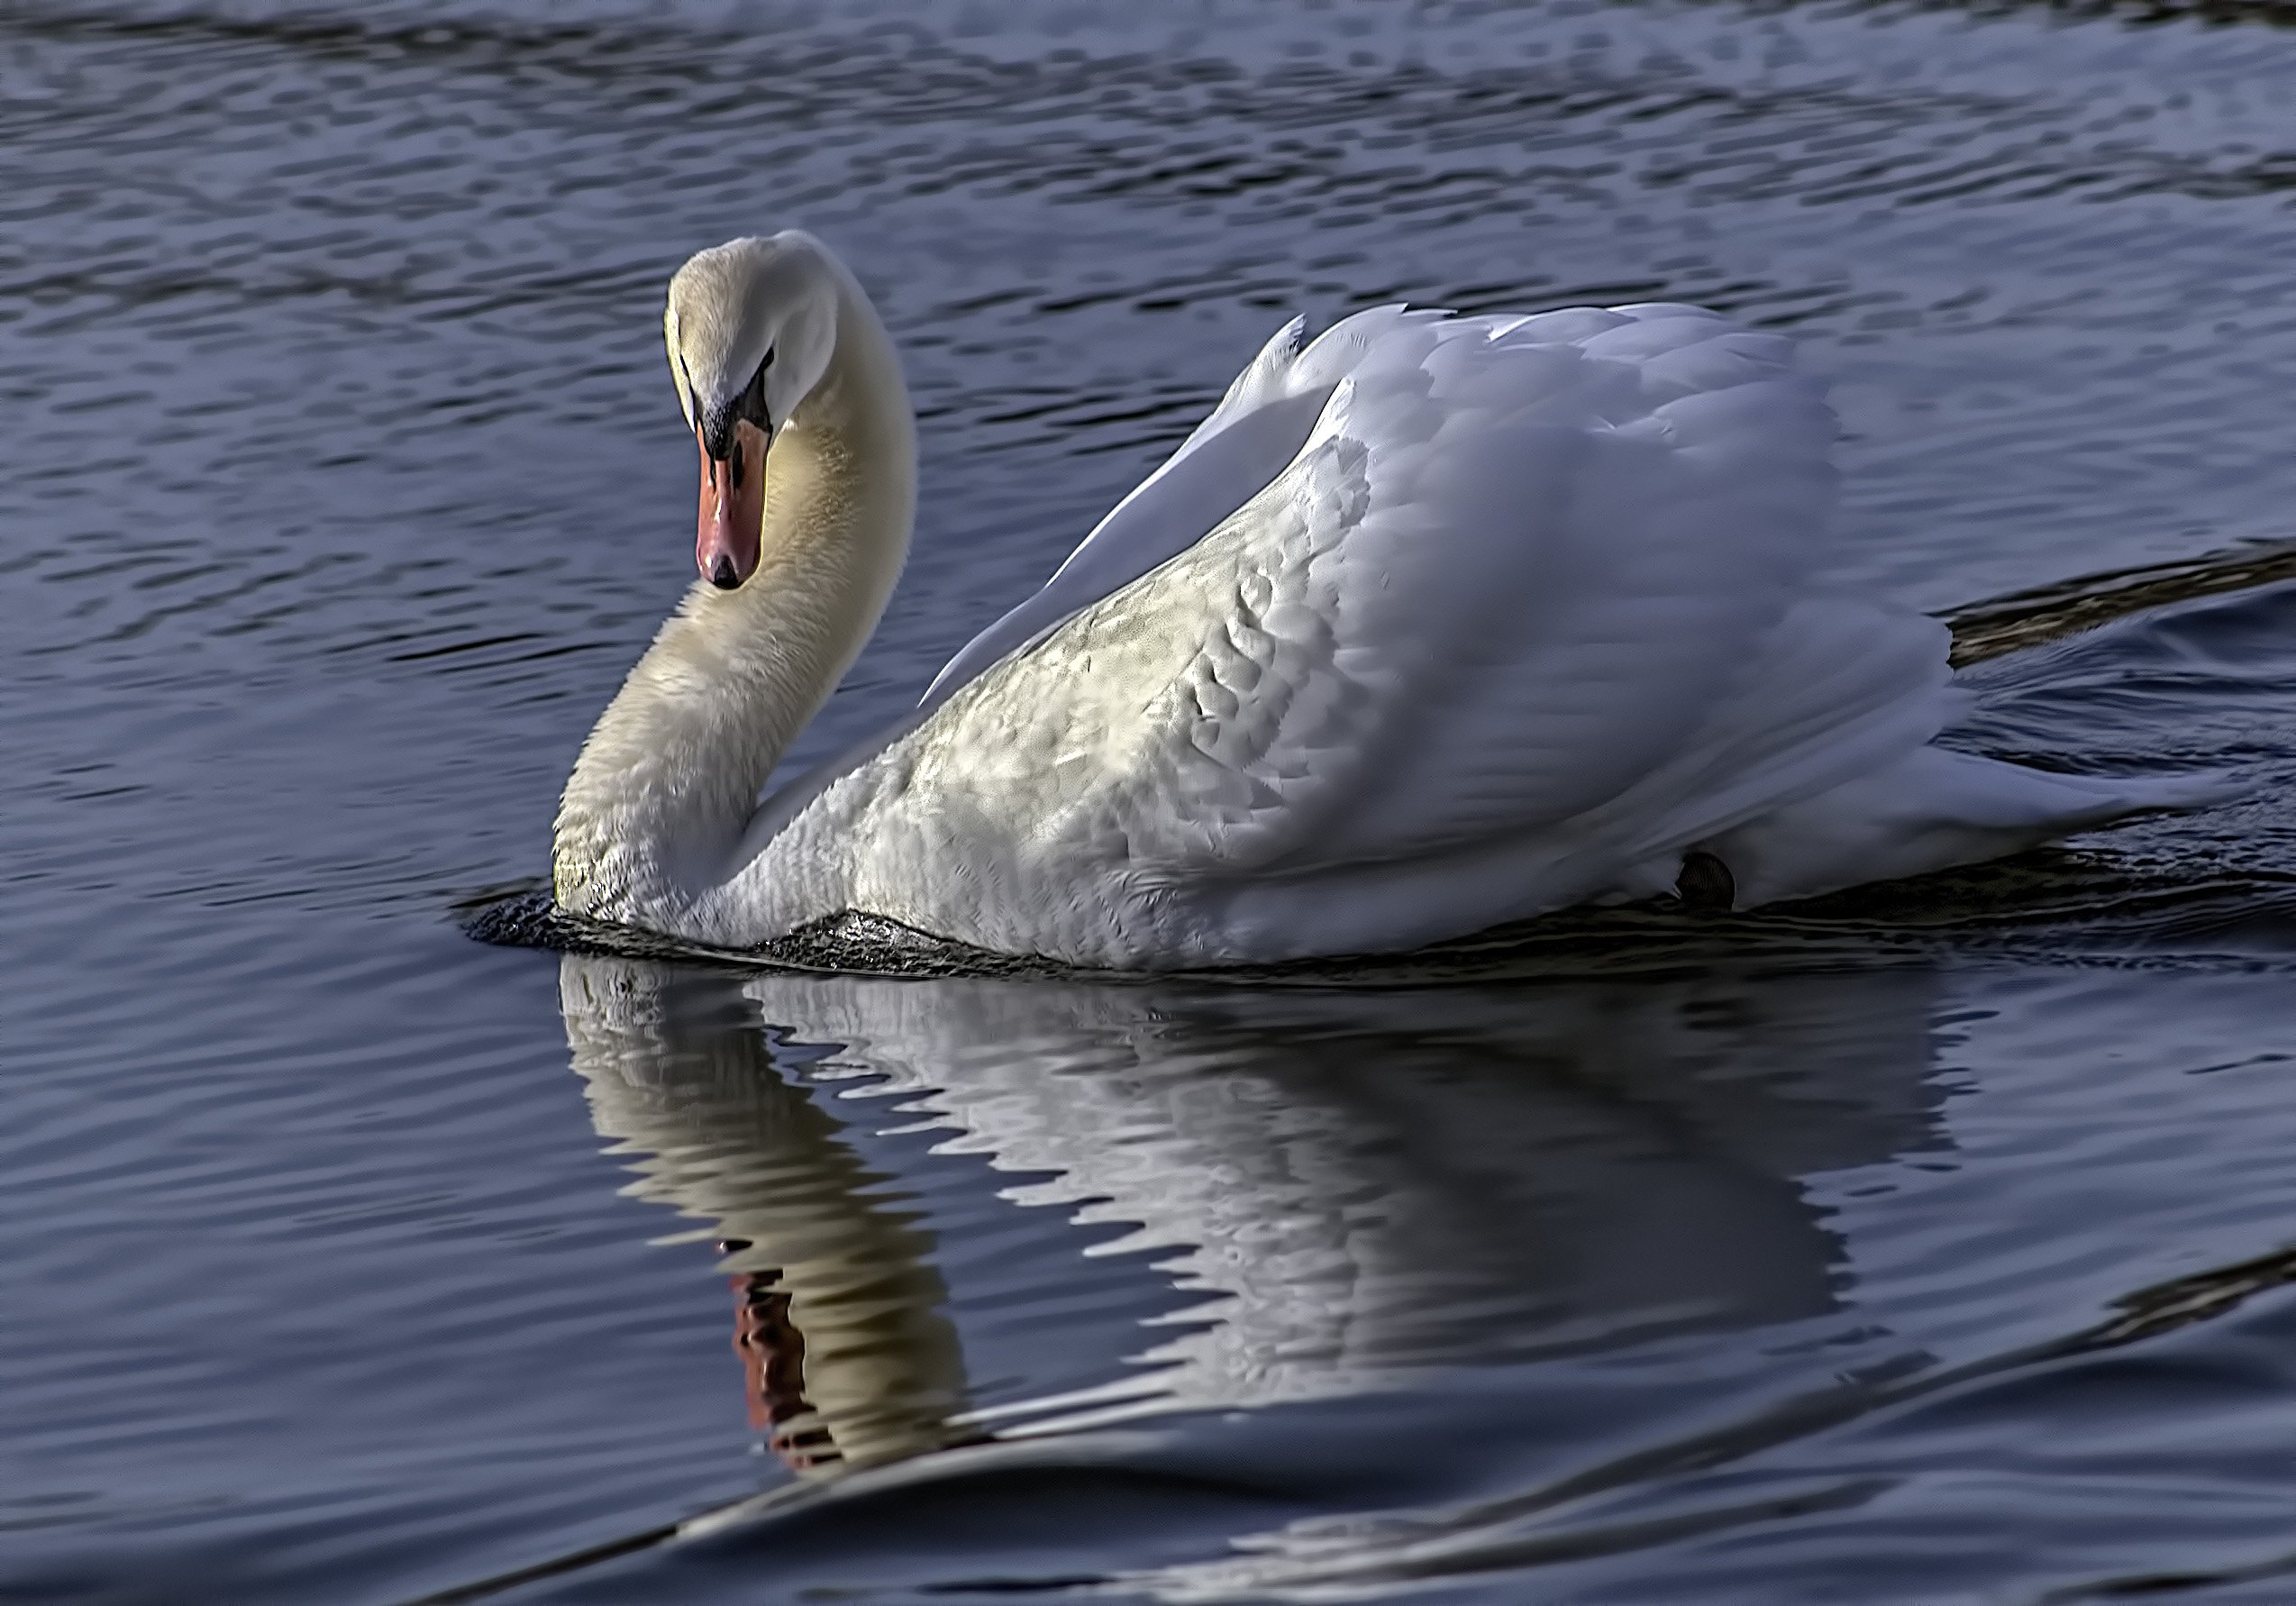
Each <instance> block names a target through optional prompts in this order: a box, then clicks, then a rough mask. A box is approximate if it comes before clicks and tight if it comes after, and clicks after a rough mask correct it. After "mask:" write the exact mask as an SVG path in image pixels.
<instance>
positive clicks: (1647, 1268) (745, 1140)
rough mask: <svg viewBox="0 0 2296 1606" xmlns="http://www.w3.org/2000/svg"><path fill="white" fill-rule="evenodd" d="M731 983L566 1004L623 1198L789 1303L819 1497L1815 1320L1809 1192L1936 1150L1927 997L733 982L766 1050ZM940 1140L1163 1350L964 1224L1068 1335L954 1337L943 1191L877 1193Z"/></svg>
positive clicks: (1010, 1325)
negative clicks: (730, 1247) (626, 1177)
mask: <svg viewBox="0 0 2296 1606" xmlns="http://www.w3.org/2000/svg"><path fill="white" fill-rule="evenodd" d="M736 986H737V984H736V983H734V982H733V981H729V980H726V979H724V978H722V977H719V976H716V975H713V974H708V973H705V972H692V971H686V970H681V969H679V968H677V967H671V966H664V965H657V964H651V963H646V962H642V961H631V960H623V959H608V958H593V957H581V956H574V955H569V956H568V957H567V958H566V959H565V960H564V961H563V962H562V969H561V972H560V1000H561V1004H562V1007H563V1008H564V1010H565V1017H566V1030H567V1039H568V1042H569V1046H570V1048H571V1051H572V1058H573V1063H574V1067H575V1069H576V1070H577V1071H578V1072H579V1073H580V1074H581V1075H582V1077H583V1078H584V1081H585V1082H586V1083H587V1085H588V1092H589V1097H590V1100H591V1110H592V1115H593V1118H594V1119H595V1120H596V1121H597V1127H598V1129H599V1131H600V1132H601V1133H604V1134H606V1135H607V1136H612V1137H614V1138H615V1139H618V1140H620V1143H621V1145H622V1149H621V1152H622V1153H624V1154H627V1155H629V1156H631V1159H632V1165H633V1170H635V1171H636V1172H637V1173H639V1180H638V1181H636V1182H634V1183H633V1190H632V1191H633V1192H636V1193H638V1194H640V1195H641V1196H643V1197H646V1198H650V1199H652V1200H655V1201H657V1202H659V1203H662V1204H668V1205H672V1206H675V1207H676V1208H678V1209H680V1210H682V1211H683V1212H685V1213H686V1214H688V1216H691V1217H695V1218H701V1219H704V1220H706V1221H708V1222H710V1223H711V1224H712V1227H711V1229H710V1230H711V1236H716V1237H719V1238H721V1239H724V1238H731V1239H733V1240H736V1241H738V1243H739V1244H740V1245H741V1246H742V1247H741V1248H740V1249H738V1250H737V1251H736V1252H735V1253H734V1254H733V1255H732V1256H731V1258H730V1259H729V1260H728V1262H727V1263H726V1264H727V1268H728V1269H729V1270H731V1271H734V1272H736V1273H746V1274H752V1275H765V1276H769V1277H770V1278H771V1279H772V1280H773V1282H774V1286H775V1288H776V1289H777V1290H778V1291H780V1292H782V1293H783V1294H785V1295H786V1296H787V1298H788V1300H789V1315H790V1319H791V1322H792V1323H793V1325H794V1327H795V1328H796V1330H797V1334H798V1335H799V1341H798V1343H797V1345H796V1346H795V1351H796V1355H797V1358H798V1362H799V1365H800V1370H801V1375H800V1376H799V1377H798V1378H797V1380H796V1381H797V1384H798V1385H799V1386H797V1387H796V1388H794V1389H793V1390H792V1393H793V1395H797V1396H802V1399H803V1402H804V1405H805V1408H806V1411H807V1412H808V1413H811V1414H808V1415H801V1416H800V1417H799V1418H798V1419H797V1420H799V1421H800V1422H810V1421H813V1420H815V1419H816V1418H817V1419H818V1420H819V1421H820V1422H821V1423H823V1424H825V1429H826V1431H827V1432H828V1433H829V1434H830V1435H831V1437H832V1438H833V1439H834V1445H835V1446H836V1450H837V1455H836V1457H835V1458H834V1459H830V1458H824V1459H823V1461H822V1462H821V1464H820V1466H821V1469H822V1470H825V1471H829V1470H843V1468H846V1467H850V1466H852V1465H862V1464H867V1463H870V1462H877V1461H884V1460H891V1459H899V1458H902V1457H905V1456H908V1455H916V1454H918V1453H920V1452H921V1451H923V1450H925V1449H929V1448H933V1447H935V1446H941V1445H945V1444H948V1443H951V1442H955V1441H957V1440H959V1439H961V1438H962V1437H965V1435H966V1434H967V1433H968V1432H969V1431H971V1430H975V1429H978V1428H980V1427H983V1426H987V1427H991V1428H994V1429H995V1430H996V1431H998V1432H999V1433H1011V1432H1014V1431H1017V1430H1021V1429H1022V1428H1024V1426H1025V1427H1026V1428H1030V1429H1034V1430H1043V1429H1045V1428H1048V1427H1050V1426H1052V1425H1055V1424H1058V1425H1061V1426H1067V1427H1073V1426H1076V1425H1078V1424H1079V1423H1081V1422H1090V1421H1093V1420H1096V1419H1102V1418H1104V1417H1105V1416H1107V1415H1125V1414H1129V1413H1131V1412H1134V1411H1138V1410H1168V1409H1172V1408H1189V1409H1207V1408H1212V1407H1220V1406H1231V1405H1265V1404H1271V1403H1276V1402H1279V1401H1290V1400H1300V1399H1308V1398H1316V1397H1321V1396H1327V1395H1333V1394H1342V1393H1349V1392H1356V1391H1359V1390H1362V1389H1365V1388H1368V1387H1372V1386H1375V1385H1376V1384H1378V1383H1379V1382H1381V1381H1382V1380H1387V1379H1391V1378H1393V1377H1396V1376H1398V1375H1400V1374H1402V1373H1407V1372H1409V1371H1412V1370H1415V1369H1417V1368H1420V1367H1425V1366H1429V1365H1439V1364H1454V1363H1457V1362H1460V1361H1462V1360H1470V1359H1486V1360H1487V1359H1491V1358H1495V1357H1499V1356H1516V1357H1519V1356H1521V1355H1526V1354H1534V1353H1538V1352H1541V1351H1552V1350H1562V1349H1574V1348H1581V1347H1609V1346H1617V1345H1622V1344H1626V1343H1631V1342H1634V1341H1636V1340H1640V1339H1647V1338H1650V1337H1654V1336H1656V1335H1660V1334H1665V1333H1681V1332H1686V1331H1693V1330H1716V1329H1727V1328H1738V1327H1745V1326H1753V1325H1762V1324H1770V1323H1777V1322H1783V1321H1790V1320H1795V1319H1802V1318H1806V1317H1811V1316H1817V1315H1819V1314H1822V1313H1824V1312H1827V1311H1828V1310H1830V1309H1834V1308H1835V1307H1836V1302H1837V1301H1838V1300H1839V1299H1840V1297H1841V1292H1842V1286H1843V1282H1842V1276H1841V1271H1840V1265H1839V1261H1840V1258H1841V1254H1842V1246H1841V1245H1840V1244H1839V1243H1838V1242H1837V1241H1836V1239H1835V1238H1834V1237H1833V1236H1831V1235H1830V1234H1829V1233H1828V1231H1827V1229H1826V1227H1824V1226H1823V1225H1822V1224H1821V1222H1820V1220H1819V1218H1818V1212H1817V1211H1816V1209H1815V1208H1814V1207H1813V1206H1811V1205H1810V1204H1809V1202H1808V1200H1806V1199H1805V1198H1804V1197H1803V1195H1802V1191H1801V1186H1800V1179H1801V1178H1802V1177H1803V1176H1804V1175H1806V1174H1808V1173H1813V1172H1818V1171H1825V1170H1838V1169H1843V1168H1847V1167H1853V1166H1863V1165H1869V1164H1874V1163H1880V1162H1882V1161H1885V1160H1887V1159H1888V1158H1890V1157H1891V1156H1892V1155H1894V1154H1900V1153H1901V1152H1903V1151H1905V1150H1907V1149H1909V1148H1914V1147H1919V1146H1923V1145H1928V1144H1932V1143H1935V1142H1936V1141H1937V1140H1936V1136H1935V1134H1934V1132H1933V1130H1932V1127H1931V1109H1930V1104H1931V1100H1932V1098H1933V1094H1932V1093H1931V1091H1930V1090H1929V1089H1928V1087H1927V1083H1926V1081H1925V1077H1926V1073H1927V1071H1928V1069H1929V1065H1930V1058H1931V1054H1930V1042H1929V1030H1930V1021H1931V995H1932V991H1933V982H1932V979H1931V978H1930V976H1929V975H1928V974H1927V972H1923V971H1921V970H1918V969H1904V970H1882V971H1876V972H1868V973H1864V974H1852V975H1832V974H1818V975H1795V974H1790V973H1778V974H1770V973H1764V972H1759V971H1749V972H1744V973H1736V972H1733V973H1727V974H1719V975H1702V976H1698V977H1694V978H1680V977H1675V978H1661V977H1655V976H1648V975H1634V976H1626V977H1602V978H1590V979H1586V980H1582V981H1572V982H1561V983H1558V982H1546V983H1542V984H1539V985H1536V986H1529V987H1526V986H1523V985H1520V984H1517V985H1511V986H1506V987H1443V988H1419V989H1407V990H1354V989H1350V990H1334V989H1323V988H1313V989H1307V988H1303V989H1296V990H1294V989H1243V988H1234V987H1224V986H1223V987H1212V986H1207V985H1205V984H1202V983H1198V982H1191V981H1160V982H1151V983H1143V984H1133V983H1125V984H1114V983H1108V982H1096V981H1070V980H1058V979H1042V978H1039V979H1030V980H1026V981H1007V980H991V979H981V978H958V979H936V980H929V981H928V980H912V979H893V978H885V977H865V976H835V975H817V974H806V973H802V972H796V973H767V974H763V975H759V976H755V977H752V978H749V979H748V980H747V981H743V982H741V983H739V984H738V986H739V990H740V993H741V994H743V995H746V998H747V999H748V1000H749V1001H750V1002H751V1003H752V1004H754V1006H755V1008H756V1011H757V1014H758V1015H759V1016H761V1017H762V1020H763V1023H764V1024H763V1027H762V1029H761V1024H760V1021H759V1020H758V1019H757V1018H756V1017H752V1015H751V1014H750V1013H749V1012H748V1011H747V1010H744V1009H741V1008H733V1007H731V1006H732V1004H733V999H734V996H735V989H736ZM808 1089H812V1090H825V1089H836V1090H841V1091H842V1092H843V1093H844V1095H845V1096H844V1097H842V1098H836V1099H822V1098H819V1097H817V1096H809V1095H808V1092H807V1090H808ZM918 1127H930V1128H932V1129H934V1152H935V1153H937V1154H978V1155H980V1156H981V1157H982V1158H983V1159H984V1160H985V1161H986V1163H987V1164H988V1165H989V1167H990V1168H991V1169H992V1170H993V1171H994V1172H995V1173H998V1176H999V1177H1000V1178H1002V1179H1006V1180H1007V1181H1006V1182H1005V1185H1003V1186H999V1187H998V1188H997V1190H996V1196H997V1197H998V1199H1000V1200H1004V1201H1007V1202H1008V1203H1010V1204H1012V1205H1016V1206H1020V1207H1024V1208H1025V1209H1028V1210H1030V1211H1032V1212H1033V1211H1035V1210H1045V1209H1049V1210H1050V1211H1051V1212H1052V1213H1054V1214H1056V1215H1058V1216H1059V1217H1061V1218H1067V1219H1071V1220H1073V1221H1075V1222H1076V1223H1078V1224H1079V1225H1080V1226H1085V1227H1089V1228H1092V1229H1094V1233H1095V1239H1096V1241H1094V1242H1093V1245H1092V1247H1091V1248H1090V1249H1089V1251H1088V1253H1089V1254H1091V1255H1094V1256H1095V1257H1099V1256H1107V1255H1121V1256H1126V1257H1130V1256H1139V1257H1141V1259H1140V1260H1136V1261H1134V1263H1133V1264H1134V1268H1135V1270H1134V1275H1153V1277H1154V1278H1155V1279H1157V1280H1159V1281H1162V1282H1167V1283H1168V1284H1169V1286H1170V1288H1171V1291H1172V1292H1173V1294H1174V1295H1176V1296H1178V1298H1177V1299H1175V1300H1172V1301H1171V1302H1169V1303H1168V1304H1167V1307H1166V1309H1167V1314H1166V1315H1165V1316H1163V1317H1162V1318H1161V1319H1156V1320H1155V1321H1154V1322H1153V1325H1152V1326H1151V1327H1149V1328H1147V1329H1146V1330H1145V1331H1143V1330H1142V1329H1141V1328H1136V1327H1134V1326H1131V1325H1130V1324H1129V1323H1118V1324H1116V1326H1115V1327H1114V1328H1113V1330H1110V1329H1109V1328H1105V1327H1103V1326H1102V1325H1101V1324H1100V1323H1098V1322H1097V1321H1096V1320H1094V1319H1091V1318H1089V1317H1087V1316H1085V1315H1083V1314H1081V1309H1083V1308H1089V1307H1091V1306H1093V1305H1094V1304H1096V1303H1097V1302H1101V1301H1096V1300H1091V1299H1087V1300H1081V1301H1080V1304H1079V1305H1077V1306H1070V1305H1062V1304H1060V1303H1059V1300H1058V1299H1057V1297H1056V1295H1055V1294H1054V1293H1053V1291H1055V1290H1061V1289H1064V1288H1066V1287H1067V1286H1068V1283H1067V1278H1066V1273H1063V1272H1062V1271H1061V1269H1060V1267H1061V1263H1062V1260H1063V1258H1064V1257H1065V1256H1066V1255H1071V1254H1074V1253H1076V1252H1077V1251H1078V1250H1079V1249H1080V1247H1081V1242H1082V1241H1081V1240H1080V1239H1072V1238H1070V1237H1068V1236H1065V1235H1061V1236H1051V1237H1047V1238H1043V1239H1041V1240H1039V1241H1038V1243H1039V1248H1040V1254H1041V1255H1049V1256H1050V1259H1049V1260H1043V1261H1041V1262H1040V1261H1039V1260H1037V1259H1033V1258H1032V1257H1031V1256H1030V1255H1027V1254H1026V1253H1025V1252H1024V1251H1022V1250H1021V1249H1019V1248H1017V1247H1016V1246H1017V1245H1018V1244H1020V1243H1022V1242H1023V1241H1024V1240H1022V1239H1021V1238H1020V1237H1019V1236H1017V1234H1016V1228H1015V1224H1014V1223H1012V1222H1010V1221H1007V1220H998V1219H996V1218H989V1220H987V1221H985V1222H984V1220H983V1219H982V1218H979V1217H975V1216H971V1215H963V1216H962V1217H961V1218H962V1219H964V1220H966V1221H969V1222H970V1223H971V1225H970V1227H969V1229H968V1230H969V1231H970V1233H971V1234H973V1235H976V1236H984V1237H985V1240H986V1241H989V1242H993V1243H995V1244H997V1245H998V1250H997V1251H996V1255H995V1256H994V1259H995V1263H996V1267H997V1269H996V1270H995V1272H994V1273H988V1275H989V1286H988V1287H975V1288H971V1289H970V1290H968V1289H965V1288H963V1287H962V1286H960V1287H959V1289H958V1292H959V1293H960V1294H963V1295H966V1296H968V1297H969V1299H970V1300H971V1301H972V1303H971V1305H970V1309H972V1311H973V1312H974V1318H975V1319H976V1320H979V1317H980V1314H981V1313H982V1312H983V1311H984V1310H985V1309H988V1308H989V1306H990V1305H995V1306H997V1307H998V1308H999V1309H1006V1308H1008V1307H1009V1305H1010V1302H1011V1301H1012V1300H1014V1299H1015V1298H1016V1297H1017V1296H1018V1295H1019V1294H1021V1293H1025V1294H1027V1296H1028V1297H1030V1298H1032V1299H1036V1300H1052V1301H1053V1302H1054V1306H1055V1307H1057V1313H1056V1312H1055V1309H1053V1308H1052V1307H1048V1308H1047V1309H1045V1310H1044V1311H1043V1312H1042V1313H1040V1314H1039V1315H1037V1316H1035V1317H1033V1318H1031V1319H1027V1320H1022V1321H1006V1322H1002V1323H998V1324H994V1325H991V1324H986V1323H983V1324H982V1328H985V1329H986V1330H985V1331H984V1330H982V1328H976V1330H974V1331H973V1332H971V1333H970V1334H966V1335H960V1333H959V1331H958V1329H957V1327H956V1325H955V1322H954V1314H955V1313H954V1312H953V1311H952V1310H949V1309H944V1307H945V1306H947V1305H949V1303H950V1290H949V1289H948V1288H947V1287H945V1286H944V1285H943V1282H942V1279H941V1277H940V1275H939V1274H938V1273H937V1272H936V1271H935V1270H934V1264H933V1263H934V1260H936V1259H939V1260H942V1261H943V1263H945V1262H946V1260H947V1259H948V1258H949V1255H948V1251H947V1250H946V1249H945V1248H942V1249H936V1246H935V1245H934V1238H933V1229H932V1223H933V1219H934V1218H933V1215H932V1212H931V1211H930V1210H928V1209H924V1208H922V1201H921V1200H919V1199H917V1198H916V1197H913V1196H912V1195H911V1194H910V1193H909V1192H908V1191H907V1188H906V1187H905V1183H906V1184H908V1185H915V1180H913V1179H904V1178H900V1177H887V1176H884V1175H882V1174H877V1173H871V1172H870V1170H869V1168H868V1166H867V1165H866V1164H865V1163H864V1162H863V1161H862V1159H861V1151H862V1150H863V1149H864V1148H865V1147H868V1146H869V1145H867V1144H865V1143H864V1142H862V1141H861V1140H862V1139H863V1138H864V1137H865V1136H866V1135H868V1134H870V1132H871V1131H872V1130H873V1129H874V1130H879V1131H881V1130H884V1129H888V1128H890V1129H898V1130H901V1131H904V1132H914V1131H915V1130H916V1129H917V1128H918ZM943 1185H944V1186H945V1185H946V1182H945V1179H944V1182H943ZM969 1186H970V1188H971V1189H976V1190H979V1191H980V1192H983V1193H985V1192H986V1191H987V1190H986V1189H984V1188H981V1187H980V1183H979V1182H978V1181H976V1182H973V1183H971V1184H970V1185H969ZM944 1208H946V1207H944ZM1110 1229H1116V1230H1118V1231H1120V1232H1121V1235H1122V1236H1117V1237H1114V1238H1109V1237H1106V1236H1098V1235H1099V1234H1103V1233H1106V1232H1107V1231H1109V1230H1110ZM1151 1266H1153V1273H1151V1272H1150V1271H1149V1269H1148V1268H1149V1267H1151ZM974 1270H975V1273H976V1274H977V1275H979V1274H983V1268H982V1267H980V1265H979V1264H978V1263H976V1264H975V1268H974ZM958 1303H959V1304H963V1303H964V1301H963V1300H960V1301H958ZM1096 1338H1097V1339H1098V1341H1099V1342H1100V1344H1102V1345H1104V1346H1106V1347H1105V1348H1104V1349H1101V1350H1099V1351H1098V1353H1095V1352H1094V1342H1093V1341H1094V1340H1095V1339H1096ZM1040 1345H1041V1346H1042V1347H1041V1348H1040V1347H1037V1346H1040ZM1048 1373H1049V1374H1052V1375H1055V1376H1061V1377H1064V1378H1066V1379H1069V1380H1071V1382H1074V1383H1076V1384H1080V1385H1081V1386H1080V1387H1079V1388H1077V1389H1074V1390H1069V1389H1062V1390H1059V1391H1055V1392H1053V1393H1052V1395H1051V1396H1050V1397H1047V1396H1046V1395H1045V1394H1043V1393H1041V1392H1033V1391H1032V1392H1024V1393H1023V1394H1022V1395H1021V1396H1020V1397H1017V1398H1014V1397H1010V1396H1009V1393H1008V1397H1007V1398H1005V1399H1002V1400H992V1401H980V1400H979V1399H978V1398H977V1397H976V1395H975V1384H974V1382H970V1381H968V1379H969V1377H970V1379H981V1378H989V1379H998V1378H1004V1379H1012V1378H1016V1377H1025V1378H1029V1379H1031V1380H1039V1379H1042V1378H1043V1376H1045V1375H1047V1374H1048ZM984 1405H985V1406H986V1409H982V1408H983V1407H984Z"/></svg>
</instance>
